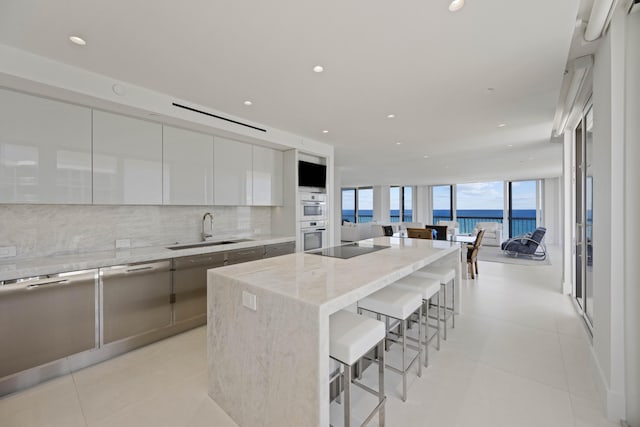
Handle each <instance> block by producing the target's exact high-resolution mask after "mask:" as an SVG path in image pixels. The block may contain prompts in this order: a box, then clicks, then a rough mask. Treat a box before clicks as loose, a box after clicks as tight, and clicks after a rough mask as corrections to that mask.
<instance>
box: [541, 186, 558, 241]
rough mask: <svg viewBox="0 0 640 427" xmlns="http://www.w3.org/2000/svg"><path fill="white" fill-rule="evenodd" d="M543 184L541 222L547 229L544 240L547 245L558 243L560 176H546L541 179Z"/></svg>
mask: <svg viewBox="0 0 640 427" xmlns="http://www.w3.org/2000/svg"><path fill="white" fill-rule="evenodd" d="M542 182H543V186H544V201H543V203H544V206H543V210H542V215H543V219H542V224H543V225H544V227H546V229H547V233H546V234H545V242H546V244H547V245H557V244H559V243H560V233H561V232H562V226H561V219H560V216H561V211H560V204H559V202H560V196H559V194H560V178H547V179H544V180H542Z"/></svg>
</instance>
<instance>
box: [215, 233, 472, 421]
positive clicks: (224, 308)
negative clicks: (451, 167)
mask: <svg viewBox="0 0 640 427" xmlns="http://www.w3.org/2000/svg"><path fill="white" fill-rule="evenodd" d="M359 243H360V244H361V245H373V244H375V245H384V246H389V248H386V249H383V250H380V251H377V252H372V253H369V254H364V255H360V256H356V257H354V258H350V259H339V258H333V257H326V256H320V255H315V254H308V253H296V254H291V255H284V256H281V257H275V258H270V259H265V260H260V261H255V262H252V263H247V264H241V265H234V266H227V267H222V268H218V269H213V270H209V272H208V289H207V299H208V322H207V324H208V343H207V346H208V358H209V394H210V396H211V397H212V398H213V399H214V400H215V401H216V402H217V403H218V404H219V405H220V406H221V407H222V408H223V409H224V410H225V411H226V412H227V413H228V414H229V415H230V416H231V417H232V418H233V419H234V421H236V422H237V423H238V425H240V426H241V427H242V426H282V425H304V426H315V425H318V426H323V427H325V426H327V425H329V381H328V378H329V377H328V373H329V316H330V315H331V314H332V313H334V312H336V311H338V310H340V309H343V308H345V307H348V306H350V305H352V304H354V303H356V302H357V301H358V300H359V299H361V298H363V297H365V296H367V295H369V294H371V293H373V292H375V291H377V290H379V289H381V288H383V287H385V286H387V285H389V284H391V283H393V282H395V281H396V280H398V279H400V278H402V277H404V276H406V275H408V274H411V273H412V272H413V271H416V270H418V269H420V268H422V267H425V266H426V265H429V264H439V265H448V266H451V267H453V268H455V270H456V279H457V280H456V282H457V284H459V279H460V247H459V245H457V244H455V243H451V242H448V241H437V240H421V239H407V238H397V237H378V238H375V239H369V240H365V241H361V242H359ZM456 293H458V294H459V285H458V289H456ZM253 296H255V298H256V309H255V310H253V309H251V308H247V307H246V306H245V305H243V301H244V302H245V303H249V304H250V300H251V298H253ZM457 301H459V298H457ZM456 305H457V304H456Z"/></svg>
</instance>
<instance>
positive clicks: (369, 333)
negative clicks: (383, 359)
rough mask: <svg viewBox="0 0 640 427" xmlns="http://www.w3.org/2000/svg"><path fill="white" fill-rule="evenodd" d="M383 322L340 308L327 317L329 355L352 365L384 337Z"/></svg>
mask: <svg viewBox="0 0 640 427" xmlns="http://www.w3.org/2000/svg"><path fill="white" fill-rule="evenodd" d="M384 336H385V329H384V323H382V322H380V321H378V320H375V319H371V318H369V317H365V316H360V315H358V314H356V313H352V312H350V311H346V310H340V311H337V312H335V313H333V314H332V315H331V316H330V317H329V355H330V356H331V357H333V358H334V359H336V360H338V361H339V362H340V363H342V364H345V365H353V364H354V363H356V362H357V361H358V359H360V358H361V357H362V356H363V355H364V354H365V353H366V352H368V351H369V350H371V349H372V348H373V347H374V346H375V345H376V344H378V343H379V342H380V341H382V340H383V339H384Z"/></svg>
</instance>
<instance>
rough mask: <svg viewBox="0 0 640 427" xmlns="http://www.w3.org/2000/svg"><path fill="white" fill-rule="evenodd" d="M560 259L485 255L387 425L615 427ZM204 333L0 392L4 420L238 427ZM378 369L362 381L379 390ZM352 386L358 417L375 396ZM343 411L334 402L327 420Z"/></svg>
mask: <svg viewBox="0 0 640 427" xmlns="http://www.w3.org/2000/svg"><path fill="white" fill-rule="evenodd" d="M559 264H560V263H559V261H555V260H554V262H553V263H552V265H551V266H536V267H530V266H519V265H513V264H498V263H489V262H481V263H480V275H479V277H478V279H476V280H475V281H472V280H468V281H465V282H464V283H463V284H462V298H463V301H464V313H463V314H462V315H460V316H458V317H457V318H456V328H455V329H453V330H450V334H449V337H448V338H449V339H448V340H447V341H446V342H443V343H442V348H441V350H440V351H439V352H436V351H435V350H432V351H431V353H430V354H431V365H430V367H429V368H428V369H426V370H424V371H423V375H422V377H421V378H417V377H416V375H415V373H412V375H411V377H410V380H409V381H410V386H409V395H408V400H407V402H405V403H403V402H402V401H401V400H400V398H399V396H400V387H401V382H400V377H399V376H398V375H395V374H393V373H387V374H386V376H385V379H386V382H387V395H388V403H387V425H388V426H391V427H395V426H473V427H481V426H491V427H502V426H505V427H506V426H532V427H534V426H535V427H538V426H575V427H582V426H616V425H618V424H616V423H610V422H608V421H607V420H606V419H605V418H604V415H603V409H602V407H601V406H600V404H599V403H598V402H599V401H598V398H597V394H596V389H595V385H594V382H593V379H592V378H591V374H590V372H591V371H590V369H589V365H588V363H589V359H588V354H589V342H588V340H587V338H586V333H585V331H584V328H583V326H582V324H581V321H580V319H579V318H578V316H577V315H576V313H575V310H574V308H573V306H572V303H571V301H570V298H569V297H568V296H565V295H562V294H560V292H559V287H560V286H559V283H560V271H559V268H558V266H559ZM205 340H206V330H205V328H198V329H195V330H192V331H189V332H186V333H184V334H181V335H178V336H176V337H173V338H170V339H167V340H164V341H162V342H158V343H155V344H152V345H150V346H147V347H144V348H142V349H139V350H136V351H133V352H131V353H128V354H125V355H123V356H121V357H118V358H115V359H112V360H109V361H107V362H104V363H101V364H99V365H96V366H92V367H89V368H87V369H83V370H81V371H78V372H75V373H73V374H72V375H67V376H64V377H61V378H57V379H54V380H52V381H49V382H47V383H44V384H41V385H39V386H36V387H33V388H31V389H28V390H25V391H22V392H19V393H15V394H13V395H9V396H6V397H4V398H1V399H0V426H2V427H10V426H11V427H13V426H19V427H30V426H38V427H40V426H62V427H73V426H118V427H126V426H136V427H144V426H154V427H156V426H172V427H173V426H194V427H195V426H216V427H226V426H235V423H234V422H233V421H232V420H231V419H230V418H229V417H228V416H227V415H226V414H225V413H224V412H223V411H222V410H221V409H220V408H219V407H218V405H216V403H215V402H213V401H212V400H211V399H210V398H209V397H208V396H207V392H206V390H207V388H206V377H207V376H206V349H205ZM392 351H394V350H392ZM393 357H394V355H391V357H390V360H393ZM374 370H375V368H374V369H369V370H367V372H365V375H364V378H363V381H364V382H366V383H369V382H370V384H371V385H375V379H376V374H375V372H373V371H374ZM301 375H302V373H301ZM354 393H356V395H355V396H354V415H355V417H358V416H360V415H361V414H362V413H363V412H365V410H366V409H367V406H368V405H369V404H371V403H372V402H373V400H372V399H374V398H371V397H369V396H367V395H366V394H363V393H361V392H360V390H359V389H357V388H355V391H354ZM341 409H342V408H341V407H340V406H339V405H337V404H335V403H334V404H332V422H333V423H334V425H341ZM373 424H374V425H375V424H376V423H375V422H374V423H373ZM296 427H297V426H296Z"/></svg>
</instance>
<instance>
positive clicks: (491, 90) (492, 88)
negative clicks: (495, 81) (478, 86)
mask: <svg viewBox="0 0 640 427" xmlns="http://www.w3.org/2000/svg"><path fill="white" fill-rule="evenodd" d="M495 90H496V88H495V87H488V88H487V92H495Z"/></svg>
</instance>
